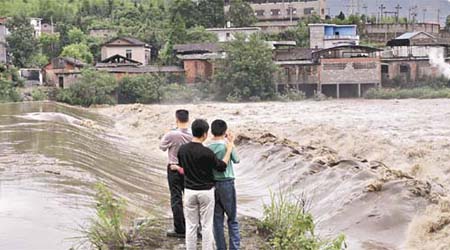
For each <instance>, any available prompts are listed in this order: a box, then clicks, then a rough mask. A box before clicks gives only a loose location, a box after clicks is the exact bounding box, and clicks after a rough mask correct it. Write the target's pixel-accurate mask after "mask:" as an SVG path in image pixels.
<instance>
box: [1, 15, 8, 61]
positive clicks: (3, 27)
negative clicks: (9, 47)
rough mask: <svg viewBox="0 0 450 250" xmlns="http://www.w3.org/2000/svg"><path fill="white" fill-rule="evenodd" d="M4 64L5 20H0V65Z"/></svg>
mask: <svg viewBox="0 0 450 250" xmlns="http://www.w3.org/2000/svg"><path fill="white" fill-rule="evenodd" d="M6 62H7V54H6V18H0V64H4V63H6Z"/></svg>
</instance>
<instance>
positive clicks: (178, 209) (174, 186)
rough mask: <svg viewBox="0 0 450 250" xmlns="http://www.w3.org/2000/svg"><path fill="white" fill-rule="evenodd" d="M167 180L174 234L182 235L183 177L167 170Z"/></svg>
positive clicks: (183, 229)
mask: <svg viewBox="0 0 450 250" xmlns="http://www.w3.org/2000/svg"><path fill="white" fill-rule="evenodd" d="M167 179H168V181H169V189H170V205H171V207H172V213H173V226H174V229H175V232H177V233H180V234H184V233H185V231H186V229H185V221H184V213H183V193H184V176H183V175H181V174H179V173H178V172H177V171H171V170H170V169H169V168H167Z"/></svg>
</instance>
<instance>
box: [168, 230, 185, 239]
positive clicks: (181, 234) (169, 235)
mask: <svg viewBox="0 0 450 250" xmlns="http://www.w3.org/2000/svg"><path fill="white" fill-rule="evenodd" d="M184 235H185V234H184V233H177V232H175V231H174V230H169V231H167V233H166V236H167V237H174V238H184Z"/></svg>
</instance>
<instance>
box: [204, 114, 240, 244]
mask: <svg viewBox="0 0 450 250" xmlns="http://www.w3.org/2000/svg"><path fill="white" fill-rule="evenodd" d="M227 130H228V126H227V123H226V122H225V121H223V120H215V121H213V122H212V123H211V133H212V134H213V136H214V137H213V139H212V140H211V141H210V142H209V145H208V148H209V149H211V150H212V151H213V152H214V154H215V155H216V156H217V157H218V158H222V157H224V155H225V153H226V152H227V146H226V145H227V139H228V138H230V135H231V133H230V132H228V131H227ZM233 163H239V158H238V156H237V154H236V152H235V150H234V149H233V151H232V153H231V159H230V161H229V162H228V166H227V169H226V171H225V172H218V171H216V170H213V172H214V180H215V181H216V186H215V196H216V203H215V208H214V239H215V240H216V249H217V250H226V249H227V243H226V241H225V236H224V229H223V228H224V225H223V222H224V217H225V216H224V215H225V214H226V215H227V223H228V237H229V249H230V250H239V249H240V241H241V239H240V235H239V222H238V219H237V211H236V210H237V209H236V188H235V186H234V178H235V175H234V169H233Z"/></svg>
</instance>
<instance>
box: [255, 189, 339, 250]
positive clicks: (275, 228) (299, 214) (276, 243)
mask: <svg viewBox="0 0 450 250" xmlns="http://www.w3.org/2000/svg"><path fill="white" fill-rule="evenodd" d="M307 207H308V202H307V200H306V199H304V198H302V199H298V198H294V197H293V196H292V195H286V194H283V193H281V192H280V193H279V194H274V193H271V202H270V203H269V204H265V205H264V218H263V220H262V221H261V223H260V227H261V229H262V231H263V232H266V233H267V234H268V240H269V244H270V245H271V248H272V249H275V250H341V249H344V248H345V242H344V241H345V236H344V235H339V236H338V237H336V238H335V239H332V240H323V239H320V238H319V237H318V236H317V235H316V233H315V226H316V225H315V223H314V219H313V216H312V215H311V213H309V212H308V211H307Z"/></svg>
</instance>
